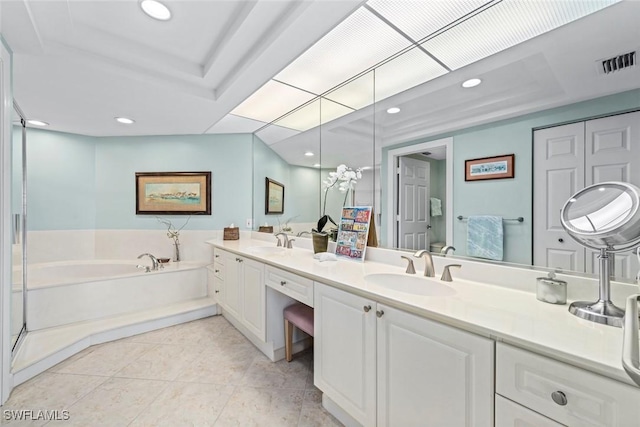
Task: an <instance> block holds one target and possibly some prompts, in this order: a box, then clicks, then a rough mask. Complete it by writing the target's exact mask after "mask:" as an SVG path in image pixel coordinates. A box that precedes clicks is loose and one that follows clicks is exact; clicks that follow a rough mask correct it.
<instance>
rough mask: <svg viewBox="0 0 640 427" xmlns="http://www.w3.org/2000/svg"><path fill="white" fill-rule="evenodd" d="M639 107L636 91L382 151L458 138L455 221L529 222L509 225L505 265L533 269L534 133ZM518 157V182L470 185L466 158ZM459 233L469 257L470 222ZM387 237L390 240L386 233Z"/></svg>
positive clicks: (457, 242)
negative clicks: (497, 219) (462, 218)
mask: <svg viewBox="0 0 640 427" xmlns="http://www.w3.org/2000/svg"><path fill="white" fill-rule="evenodd" d="M638 108H640V90H633V91H628V92H624V93H620V94H616V95H610V96H606V97H602V98H597V99H593V100H589V101H584V102H580V103H576V104H572V105H568V106H564V107H559V108H554V109H550V110H545V111H541V112H538V113H533V114H527V115H524V116H521V117H516V118H513V119H509V120H503V121H498V122H494V123H489V124H486V125H482V126H476V127H473V128H468V129H462V130H459V131H455V132H451V133H447V134H442V135H437V136H434V137H431V138H428V139H421V140H415V141H411V142H407V143H403V144H398V145H395V146H392V147H386V148H383V150H382V151H383V155H382V158H383V159H386V157H387V152H388V151H389V150H390V149H394V148H398V147H403V146H409V145H414V144H417V143H421V142H426V141H431V140H436V139H441V138H445V137H453V177H454V178H453V194H454V196H453V210H454V211H453V216H454V218H455V217H456V216H458V215H463V216H469V215H483V214H484V215H501V216H503V217H506V218H515V217H518V216H522V217H524V218H525V222H524V223H522V224H520V223H513V222H509V223H505V261H508V262H514V263H521V264H531V262H532V226H533V223H532V218H531V216H532V188H533V184H534V183H533V178H532V173H533V172H532V163H533V146H532V135H533V129H534V128H540V127H545V126H551V125H557V124H562V123H566V122H570V121H576V120H584V119H589V118H592V117H595V116H601V115H606V114H611V113H616V112H623V111H629V110H634V109H638ZM512 153H513V154H515V163H516V164H515V178H514V179H503V180H495V181H476V182H465V180H464V161H465V159H473V158H478V157H488V156H494V155H501V154H512ZM384 166H385V162H383V168H382V172H381V173H382V176H383V181H382V182H386V178H384V177H385V176H386V175H385V174H386V173H387V171H386V168H385V167H384ZM386 190H387V189H386V188H383V198H382V201H383V203H385V201H386ZM383 209H384V206H383ZM383 227H384V224H383ZM453 232H454V240H453V244H454V246H455V247H456V254H458V255H464V254H465V253H466V222H459V221H458V220H457V219H454V230H453ZM381 235H382V236H383V237H384V236H386V234H385V233H384V231H383V233H381ZM385 243H386V242H385Z"/></svg>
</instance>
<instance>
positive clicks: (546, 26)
mask: <svg viewBox="0 0 640 427" xmlns="http://www.w3.org/2000/svg"><path fill="white" fill-rule="evenodd" d="M616 2H617V0H594V1H588V2H587V1H584V2H583V1H531V0H520V1H516V0H504V1H502V2H501V3H498V4H496V5H494V6H492V7H490V8H488V9H486V10H484V11H483V12H481V13H479V14H477V15H475V16H473V17H472V18H469V19H468V20H466V21H464V22H462V23H460V24H458V25H456V26H455V27H453V28H451V29H449V30H447V31H445V32H443V33H441V34H439V35H437V36H436V37H434V38H432V39H430V40H427V41H426V42H424V43H423V44H422V46H423V47H424V48H425V49H426V50H427V51H429V52H430V53H431V54H433V55H434V56H435V57H437V58H438V59H440V60H441V61H442V62H443V63H445V64H446V65H447V66H449V67H450V68H451V69H454V70H455V69H458V68H461V67H464V66H465V65H468V64H471V63H473V62H476V61H478V60H480V59H483V58H486V57H487V56H490V55H493V54H494V53H497V52H500V51H502V50H505V49H507V48H509V47H511V46H514V45H516V44H518V43H522V42H524V41H526V40H529V39H531V38H533V37H536V36H538V35H540V34H543V33H545V32H547V31H550V30H553V29H554V28H557V27H559V26H561V25H564V24H567V23H569V22H572V21H574V20H576V19H578V18H581V17H583V16H586V15H589V14H591V13H593V12H597V11H598V10H601V9H603V8H604V7H606V6H609V5H611V4H614V3H616Z"/></svg>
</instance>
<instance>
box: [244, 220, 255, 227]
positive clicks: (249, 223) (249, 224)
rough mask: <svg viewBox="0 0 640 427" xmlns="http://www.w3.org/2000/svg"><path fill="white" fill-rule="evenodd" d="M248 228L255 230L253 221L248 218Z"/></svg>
mask: <svg viewBox="0 0 640 427" xmlns="http://www.w3.org/2000/svg"><path fill="white" fill-rule="evenodd" d="M245 227H247V228H253V219H251V218H247V223H246V224H245Z"/></svg>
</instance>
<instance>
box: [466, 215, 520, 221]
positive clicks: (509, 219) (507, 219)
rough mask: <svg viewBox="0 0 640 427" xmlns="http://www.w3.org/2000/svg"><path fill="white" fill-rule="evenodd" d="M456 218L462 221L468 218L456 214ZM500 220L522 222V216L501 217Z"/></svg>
mask: <svg viewBox="0 0 640 427" xmlns="http://www.w3.org/2000/svg"><path fill="white" fill-rule="evenodd" d="M458 219H459V220H460V221H462V220H465V219H468V218H467V217H464V216H462V215H458ZM502 220H503V221H518V222H524V218H523V217H521V216H519V217H518V218H503V219H502Z"/></svg>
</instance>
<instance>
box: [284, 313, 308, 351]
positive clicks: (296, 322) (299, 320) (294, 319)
mask: <svg viewBox="0 0 640 427" xmlns="http://www.w3.org/2000/svg"><path fill="white" fill-rule="evenodd" d="M294 326H295V327H296V328H298V329H300V330H301V331H303V332H306V333H307V334H309V335H311V336H312V337H313V308H311V307H309V306H308V305H305V304H302V303H300V302H299V303H296V304H293V305H290V306H289V307H287V308H285V309H284V351H285V356H286V358H287V362H291V356H292V354H291V352H292V347H293V343H292V341H293V327H294Z"/></svg>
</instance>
